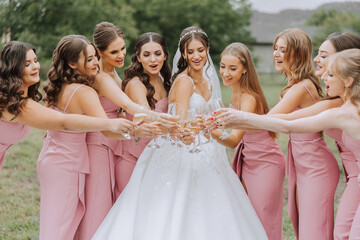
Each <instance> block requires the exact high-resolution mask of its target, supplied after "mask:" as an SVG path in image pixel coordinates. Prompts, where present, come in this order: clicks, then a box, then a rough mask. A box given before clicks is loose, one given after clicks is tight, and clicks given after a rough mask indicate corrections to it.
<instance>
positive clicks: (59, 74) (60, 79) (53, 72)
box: [44, 35, 99, 106]
mask: <svg viewBox="0 0 360 240" xmlns="http://www.w3.org/2000/svg"><path fill="white" fill-rule="evenodd" d="M89 44H90V45H92V46H93V47H94V49H96V48H95V46H94V44H93V43H91V42H90V41H89V40H88V39H87V38H86V37H84V36H82V35H67V36H65V37H63V38H62V39H61V40H60V42H59V44H58V45H57V47H56V49H55V50H54V53H53V58H52V63H51V66H52V68H51V69H50V71H49V73H48V80H47V81H46V82H45V84H44V91H45V93H46V96H45V99H44V101H45V102H46V103H47V105H48V106H51V105H54V104H56V103H57V101H58V95H59V92H60V91H61V88H62V85H63V84H64V83H69V84H71V83H80V84H85V85H88V86H92V85H93V84H92V83H93V79H90V77H89V76H85V75H83V74H82V73H80V72H79V71H76V70H74V69H72V68H71V67H70V66H69V64H71V63H76V62H77V61H78V60H79V58H80V54H81V53H83V54H84V56H87V51H86V47H87V46H88V45H89ZM95 52H96V51H95ZM96 54H97V53H96ZM96 56H97V57H99V56H98V55H96ZM86 63H87V62H86V58H85V60H84V66H86Z"/></svg>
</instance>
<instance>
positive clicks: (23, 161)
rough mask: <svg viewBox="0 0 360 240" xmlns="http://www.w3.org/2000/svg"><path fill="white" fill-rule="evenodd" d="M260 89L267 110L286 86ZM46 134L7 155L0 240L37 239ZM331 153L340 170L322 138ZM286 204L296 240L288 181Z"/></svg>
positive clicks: (288, 233)
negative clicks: (39, 158)
mask: <svg viewBox="0 0 360 240" xmlns="http://www.w3.org/2000/svg"><path fill="white" fill-rule="evenodd" d="M259 77H260V80H261V84H262V87H263V89H264V93H265V96H266V98H267V100H268V103H269V106H270V107H273V106H274V105H275V104H276V103H277V102H278V101H279V93H280V90H281V88H282V87H284V86H285V85H286V80H284V77H283V76H281V75H280V74H272V75H260V76H259ZM222 92H223V98H224V103H225V105H228V104H229V101H230V96H231V89H230V88H223V89H222ZM44 133H45V131H42V130H37V129H32V130H31V132H30V134H29V136H28V137H27V138H26V139H25V140H24V141H22V142H21V143H18V144H16V145H14V146H12V147H11V148H10V149H9V150H8V151H7V153H6V156H5V159H4V165H3V169H2V171H1V172H0V240H10V239H11V240H13V239H30V240H33V239H34V240H35V239H38V232H39V207H40V192H39V182H38V179H37V175H36V159H37V156H38V154H39V152H40V150H41V146H42V142H43V136H44ZM287 140H288V137H287V135H284V134H280V136H279V138H278V140H277V142H278V143H279V145H280V148H281V149H282V151H283V152H284V153H285V152H286V147H287ZM325 140H326V141H327V143H328V144H329V146H330V148H331V150H332V151H333V153H334V154H335V156H336V158H337V159H338V163H339V165H340V166H341V163H340V161H339V160H340V158H339V154H338V152H337V150H336V148H335V144H334V141H333V140H331V139H329V138H328V137H327V136H325ZM233 154H234V150H228V156H229V160H230V161H231V160H232V158H233ZM340 171H341V176H340V182H339V185H338V189H337V191H336V196H335V206H337V205H338V202H339V198H340V196H341V194H342V192H343V190H344V187H345V178H344V172H343V169H342V166H341V167H340ZM284 186H285V191H284V192H285V196H284V197H285V201H284V212H283V225H284V239H285V240H290V239H295V236H294V231H293V228H292V225H291V222H290V219H289V217H288V216H287V212H286V201H287V181H286V179H285V184H284Z"/></svg>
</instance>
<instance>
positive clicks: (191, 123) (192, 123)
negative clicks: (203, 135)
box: [185, 109, 201, 153]
mask: <svg viewBox="0 0 360 240" xmlns="http://www.w3.org/2000/svg"><path fill="white" fill-rule="evenodd" d="M196 115H197V114H196V111H195V110H194V109H189V110H188V114H187V123H186V125H185V126H186V128H188V129H190V131H191V132H193V133H194V135H195V136H197V140H198V143H197V144H196V143H195V142H194V143H192V144H191V145H192V146H193V147H192V148H191V149H190V151H189V152H190V153H198V152H201V149H200V148H199V145H200V136H199V126H198V119H197V118H196Z"/></svg>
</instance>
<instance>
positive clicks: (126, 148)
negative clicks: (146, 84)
mask: <svg viewBox="0 0 360 240" xmlns="http://www.w3.org/2000/svg"><path fill="white" fill-rule="evenodd" d="M167 109H168V98H167V97H166V98H163V99H161V100H159V101H158V102H157V103H156V104H155V109H154V110H158V111H161V112H164V113H166V112H167ZM126 118H127V119H129V120H130V121H132V119H133V116H132V115H131V114H129V113H126ZM150 141H151V138H141V139H140V141H139V142H138V143H136V142H135V140H134V139H129V140H124V141H123V143H122V158H121V159H120V161H119V162H118V163H117V164H116V165H115V178H116V180H115V181H116V190H115V194H116V198H117V197H118V196H119V195H120V194H121V192H122V191H123V190H124V188H125V187H126V185H127V183H128V182H129V180H130V177H131V174H132V172H133V170H134V168H135V165H136V162H137V160H138V158H139V157H140V155H141V153H142V152H143V151H144V149H145V147H146V146H147V144H148V143H149V142H150Z"/></svg>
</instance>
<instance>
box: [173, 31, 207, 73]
mask: <svg viewBox="0 0 360 240" xmlns="http://www.w3.org/2000/svg"><path fill="white" fill-rule="evenodd" d="M193 39H196V40H199V41H200V42H202V43H203V44H204V46H205V47H206V50H208V49H209V47H210V43H209V38H208V36H207V34H206V33H205V31H204V30H202V29H201V28H199V27H195V26H191V27H188V28H185V29H184V30H183V31H182V32H181V34H180V40H179V50H180V53H181V56H180V58H179V61H178V63H177V67H178V69H179V70H178V71H177V72H176V73H175V74H174V76H173V80H174V79H175V78H176V77H177V75H179V74H180V73H181V72H183V71H184V70H185V69H186V68H187V67H188V63H187V59H185V58H184V56H183V55H184V54H185V51H186V49H187V47H188V45H189V43H190V42H191V40H193ZM207 61H208V62H209V59H207ZM208 66H210V64H209V65H208Z"/></svg>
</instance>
